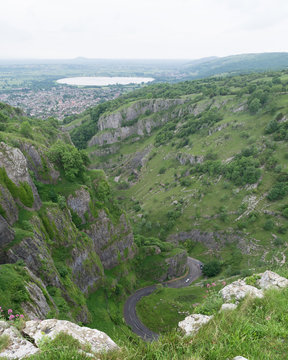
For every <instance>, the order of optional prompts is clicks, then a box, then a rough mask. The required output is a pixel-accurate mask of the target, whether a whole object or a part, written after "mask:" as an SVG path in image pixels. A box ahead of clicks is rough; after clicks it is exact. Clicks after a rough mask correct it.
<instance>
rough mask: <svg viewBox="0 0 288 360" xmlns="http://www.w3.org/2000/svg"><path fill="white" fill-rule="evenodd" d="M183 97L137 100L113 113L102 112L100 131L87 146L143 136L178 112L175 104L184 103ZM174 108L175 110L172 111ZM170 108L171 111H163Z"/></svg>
mask: <svg viewBox="0 0 288 360" xmlns="http://www.w3.org/2000/svg"><path fill="white" fill-rule="evenodd" d="M184 103H185V100H183V99H165V100H163V99H152V100H139V101H136V102H134V103H132V104H129V106H127V107H124V108H122V109H121V108H120V109H119V110H118V111H116V112H114V113H110V114H109V113H108V114H104V115H102V116H101V117H100V119H99V121H98V128H99V130H100V132H99V133H98V134H96V135H95V136H93V137H92V139H91V140H90V141H89V143H88V146H93V145H99V146H103V145H105V144H113V143H116V142H119V141H121V140H124V139H126V138H128V137H130V136H132V135H137V136H140V137H141V136H144V135H145V134H150V133H151V131H152V129H154V128H155V127H159V126H161V125H162V124H164V123H166V122H167V121H168V120H169V119H170V118H173V117H176V116H177V115H178V114H179V111H181V110H179V109H177V108H176V107H177V105H181V104H184ZM172 108H175V111H172ZM168 109H170V110H171V111H169V112H165V111H166V110H168Z"/></svg>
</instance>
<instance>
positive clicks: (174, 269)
mask: <svg viewBox="0 0 288 360" xmlns="http://www.w3.org/2000/svg"><path fill="white" fill-rule="evenodd" d="M166 263H167V264H168V270H167V276H166V278H167V279H173V278H175V277H179V276H181V275H183V274H184V272H185V270H186V266H187V252H186V251H183V252H181V253H179V254H176V255H174V256H172V257H170V258H168V259H166Z"/></svg>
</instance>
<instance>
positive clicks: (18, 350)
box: [0, 321, 39, 360]
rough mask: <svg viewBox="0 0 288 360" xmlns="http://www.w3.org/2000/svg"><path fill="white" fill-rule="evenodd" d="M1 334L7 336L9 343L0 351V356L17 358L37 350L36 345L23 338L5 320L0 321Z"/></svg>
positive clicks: (34, 352)
mask: <svg viewBox="0 0 288 360" xmlns="http://www.w3.org/2000/svg"><path fill="white" fill-rule="evenodd" d="M3 335H4V336H7V337H9V345H8V346H7V347H6V348H5V349H4V350H3V351H2V352H0V357H1V358H6V359H18V360H19V359H23V358H25V357H26V356H30V355H33V354H36V353H37V352H39V349H38V348H37V347H36V346H34V345H33V344H32V343H31V342H29V341H27V340H25V339H24V338H23V336H21V334H20V332H19V331H18V330H17V329H16V328H15V327H14V326H11V325H9V324H8V323H7V322H6V321H0V336H3Z"/></svg>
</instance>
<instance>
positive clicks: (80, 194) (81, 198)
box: [67, 188, 91, 224]
mask: <svg viewBox="0 0 288 360" xmlns="http://www.w3.org/2000/svg"><path fill="white" fill-rule="evenodd" d="M90 202H91V197H90V194H89V191H87V190H86V189H84V188H81V189H80V190H76V191H75V194H74V195H69V196H68V199H67V205H68V206H69V208H71V209H72V210H73V211H74V212H76V213H77V215H78V216H79V217H80V218H81V220H82V224H86V221H87V219H86V218H85V214H87V215H86V217H90V218H91V212H90V207H89V204H90Z"/></svg>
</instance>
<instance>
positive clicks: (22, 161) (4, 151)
mask: <svg viewBox="0 0 288 360" xmlns="http://www.w3.org/2000/svg"><path fill="white" fill-rule="evenodd" d="M0 168H5V170H6V173H7V176H8V177H9V179H10V180H12V181H13V182H14V184H16V185H17V186H19V185H20V183H25V182H26V183H28V185H29V186H30V187H31V189H32V192H33V197H34V204H33V209H35V210H39V209H40V207H41V200H40V197H39V194H38V191H37V189H36V186H35V185H34V183H33V181H32V179H31V176H30V174H29V172H28V166H27V160H26V158H25V156H24V155H23V153H22V152H21V150H19V149H17V148H12V147H11V146H9V145H6V144H5V143H4V142H1V143H0Z"/></svg>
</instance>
